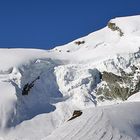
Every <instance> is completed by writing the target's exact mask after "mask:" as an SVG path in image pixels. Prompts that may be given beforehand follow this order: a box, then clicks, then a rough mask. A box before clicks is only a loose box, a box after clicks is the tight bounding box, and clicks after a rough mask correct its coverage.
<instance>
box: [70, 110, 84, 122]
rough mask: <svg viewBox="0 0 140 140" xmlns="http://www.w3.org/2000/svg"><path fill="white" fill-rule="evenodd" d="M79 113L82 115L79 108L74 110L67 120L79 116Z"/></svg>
mask: <svg viewBox="0 0 140 140" xmlns="http://www.w3.org/2000/svg"><path fill="white" fill-rule="evenodd" d="M81 115H82V111H81V110H74V112H73V115H72V117H71V118H70V119H69V120H68V121H70V120H73V119H75V118H77V117H79V116H81Z"/></svg>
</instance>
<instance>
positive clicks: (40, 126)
mask: <svg viewBox="0 0 140 140" xmlns="http://www.w3.org/2000/svg"><path fill="white" fill-rule="evenodd" d="M110 22H111V23H115V25H116V26H117V27H119V28H120V29H121V31H122V32H123V33H124V34H123V36H120V34H119V32H118V31H117V30H115V31H113V30H111V29H110V28H109V27H105V28H103V29H101V30H99V31H96V32H93V33H91V34H89V35H88V36H85V37H82V38H80V39H77V40H74V41H73V42H71V43H69V44H66V45H64V46H60V47H56V48H54V49H52V50H48V51H46V50H36V49H0V56H1V57H0V91H1V92H0V139H2V140H49V139H51V140H56V139H60V140H69V139H73V140H78V139H80V140H91V139H95V140H101V139H103V140H129V139H130V140H132V139H133V140H139V139H140V119H139V118H140V112H139V111H138V110H139V106H140V103H139V100H137V97H139V95H138V94H139V93H137V94H136V96H135V95H133V96H132V97H130V98H129V100H130V101H131V102H132V103H128V102H124V103H121V104H117V103H120V101H119V100H113V101H111V102H109V101H105V102H99V103H98V102H97V100H96V94H95V91H94V89H95V88H96V87H97V86H98V84H99V83H100V82H101V75H100V72H103V71H108V72H113V73H115V74H118V75H119V74H120V73H119V72H120V71H119V70H120V68H121V69H123V70H124V71H125V72H126V73H128V72H130V71H131V69H130V65H132V64H135V65H139V62H140V59H139V58H140V26H139V25H140V24H139V23H140V16H132V17H123V18H115V19H112V20H111V21H110ZM31 83H33V85H32V87H31V88H30V90H29V92H28V95H22V93H23V89H24V88H25V85H26V84H29V85H30V84H31ZM129 100H128V101H129ZM135 101H138V102H135ZM111 104H116V105H111ZM99 105H100V106H99ZM105 105H109V106H105ZM74 110H82V112H83V113H82V115H81V116H79V117H77V118H75V119H74V120H71V121H68V120H69V119H70V118H71V117H72V114H73V111H74Z"/></svg>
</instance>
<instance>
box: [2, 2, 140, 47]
mask: <svg viewBox="0 0 140 140" xmlns="http://www.w3.org/2000/svg"><path fill="white" fill-rule="evenodd" d="M137 14H140V0H0V48H7V47H9V48H13V47H14V48H16V47H22V48H43V49H49V48H52V47H55V46H58V45H62V44H65V43H68V42H70V41H72V40H74V39H76V38H79V37H81V36H85V35H87V34H88V33H90V32H93V31H95V30H98V29H100V28H102V27H104V26H105V25H106V24H107V22H108V21H109V20H110V19H111V18H114V17H116V16H127V15H137Z"/></svg>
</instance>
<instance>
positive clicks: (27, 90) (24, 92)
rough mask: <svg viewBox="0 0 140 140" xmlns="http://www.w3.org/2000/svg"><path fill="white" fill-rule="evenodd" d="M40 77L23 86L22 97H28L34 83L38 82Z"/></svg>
mask: <svg viewBox="0 0 140 140" xmlns="http://www.w3.org/2000/svg"><path fill="white" fill-rule="evenodd" d="M39 78H40V77H39V76H38V77H37V78H36V79H35V80H34V81H32V82H31V83H27V84H25V85H24V87H23V90H22V95H28V94H29V92H30V90H31V89H32V87H33V86H34V83H35V82H36V80H38V79H39Z"/></svg>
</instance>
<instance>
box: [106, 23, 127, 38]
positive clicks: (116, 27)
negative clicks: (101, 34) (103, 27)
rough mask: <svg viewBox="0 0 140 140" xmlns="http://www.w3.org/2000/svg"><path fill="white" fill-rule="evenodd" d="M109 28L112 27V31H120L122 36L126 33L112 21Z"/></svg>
mask: <svg viewBox="0 0 140 140" xmlns="http://www.w3.org/2000/svg"><path fill="white" fill-rule="evenodd" d="M107 26H108V28H110V29H111V30H112V31H118V32H119V34H120V36H123V35H124V33H123V32H122V30H121V29H120V28H119V27H118V26H117V25H116V24H115V23H112V22H108V25H107Z"/></svg>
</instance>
